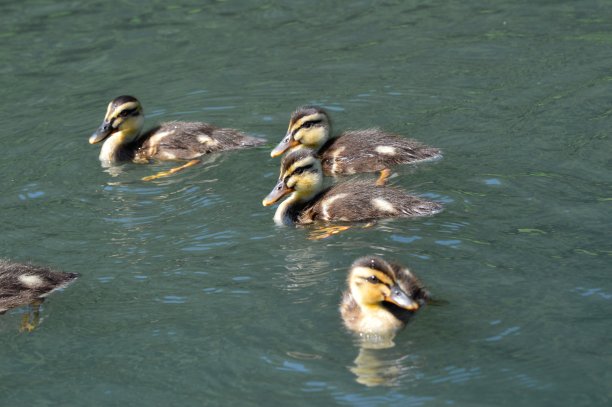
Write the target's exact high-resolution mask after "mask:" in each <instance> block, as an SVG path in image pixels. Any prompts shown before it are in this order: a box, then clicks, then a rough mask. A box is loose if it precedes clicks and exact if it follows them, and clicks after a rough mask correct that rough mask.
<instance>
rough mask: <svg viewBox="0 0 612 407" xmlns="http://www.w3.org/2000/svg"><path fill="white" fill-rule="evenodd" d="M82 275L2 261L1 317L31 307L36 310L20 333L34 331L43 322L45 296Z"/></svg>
mask: <svg viewBox="0 0 612 407" xmlns="http://www.w3.org/2000/svg"><path fill="white" fill-rule="evenodd" d="M78 276H79V275H78V274H76V273H64V272H59V271H53V270H51V269H49V268H47V267H40V266H34V265H31V264H23V263H14V262H11V261H8V260H5V259H0V314H4V313H5V312H6V311H7V310H9V309H11V308H15V307H20V306H23V305H31V306H32V311H31V313H30V314H25V315H24V317H23V320H22V324H21V329H20V330H21V331H33V330H34V329H35V328H36V326H37V325H38V322H39V320H40V304H42V302H43V301H44V299H45V297H47V296H48V295H49V294H51V293H52V292H53V291H55V290H58V289H60V288H64V287H66V286H67V285H68V284H70V283H71V282H72V281H74V280H75V279H76V278H77V277H78Z"/></svg>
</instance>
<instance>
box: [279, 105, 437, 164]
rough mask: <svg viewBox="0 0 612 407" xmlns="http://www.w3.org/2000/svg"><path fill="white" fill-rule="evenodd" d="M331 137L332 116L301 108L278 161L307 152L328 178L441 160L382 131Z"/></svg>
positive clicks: (430, 151)
mask: <svg viewBox="0 0 612 407" xmlns="http://www.w3.org/2000/svg"><path fill="white" fill-rule="evenodd" d="M330 136H331V120H330V118H329V114H328V113H327V112H326V111H325V110H324V109H322V108H320V107H318V106H303V107H299V108H298V109H297V110H296V111H295V112H293V114H292V115H291V120H290V121H289V128H288V130H287V134H286V135H285V137H284V138H283V139H282V141H281V142H280V143H279V144H278V145H277V146H276V147H275V148H274V149H273V150H272V152H271V153H270V155H271V156H272V157H277V156H279V155H281V154H283V153H284V152H286V151H288V150H289V151H295V150H297V149H302V148H308V149H312V150H314V151H315V152H316V153H317V154H318V156H319V158H320V159H321V162H322V166H323V172H324V173H325V174H326V175H337V174H355V173H359V172H376V171H382V170H385V169H387V170H388V169H389V168H390V167H393V166H395V165H398V164H412V163H416V162H421V161H426V160H433V159H437V158H439V157H441V152H440V150H439V149H437V148H433V147H428V146H426V145H423V144H421V143H420V142H418V141H416V140H411V139H407V138H404V137H401V136H397V135H394V134H389V133H385V132H383V131H381V130H379V129H367V130H354V131H347V132H344V133H342V134H340V135H339V136H337V137H335V138H330Z"/></svg>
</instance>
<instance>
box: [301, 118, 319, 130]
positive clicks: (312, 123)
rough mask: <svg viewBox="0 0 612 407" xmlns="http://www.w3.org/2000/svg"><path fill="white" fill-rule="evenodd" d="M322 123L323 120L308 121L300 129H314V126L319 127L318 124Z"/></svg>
mask: <svg viewBox="0 0 612 407" xmlns="http://www.w3.org/2000/svg"><path fill="white" fill-rule="evenodd" d="M321 122H322V120H321V119H319V120H308V121H306V122H304V123H302V125H301V126H300V129H307V128H310V127H312V126H314V125H317V124H319V123H321Z"/></svg>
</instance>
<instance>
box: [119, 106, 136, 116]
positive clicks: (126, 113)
mask: <svg viewBox="0 0 612 407" xmlns="http://www.w3.org/2000/svg"><path fill="white" fill-rule="evenodd" d="M136 112H138V108H134V109H129V110H122V111H121V112H120V113H119V117H128V116H133V115H134V114H135V113H136Z"/></svg>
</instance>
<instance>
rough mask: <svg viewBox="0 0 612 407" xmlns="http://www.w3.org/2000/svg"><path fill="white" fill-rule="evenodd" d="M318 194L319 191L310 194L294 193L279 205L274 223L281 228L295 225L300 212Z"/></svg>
mask: <svg viewBox="0 0 612 407" xmlns="http://www.w3.org/2000/svg"><path fill="white" fill-rule="evenodd" d="M317 193H318V191H314V192H309V193H300V192H298V191H295V192H294V193H292V194H291V195H290V196H289V198H287V199H285V200H284V201H283V202H281V204H280V205H278V208H277V209H276V213H275V214H274V223H276V224H277V225H279V226H281V225H292V224H294V223H295V218H296V217H297V214H298V212H299V210H300V209H301V208H303V207H304V206H305V205H306V204H307V203H308V202H309V201H310V200H312V199H313V198H314V197H315V196H316V195H317Z"/></svg>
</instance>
